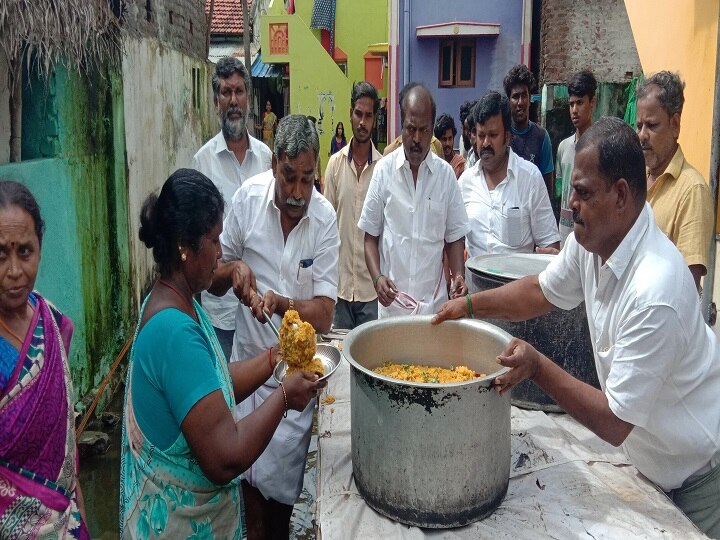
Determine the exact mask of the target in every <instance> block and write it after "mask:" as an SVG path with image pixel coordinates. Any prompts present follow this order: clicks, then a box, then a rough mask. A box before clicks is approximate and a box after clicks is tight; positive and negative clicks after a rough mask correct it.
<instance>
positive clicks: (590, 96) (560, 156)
mask: <svg viewBox="0 0 720 540" xmlns="http://www.w3.org/2000/svg"><path fill="white" fill-rule="evenodd" d="M596 88H597V82H596V81H595V76H594V75H593V73H592V71H590V70H584V71H581V72H580V73H576V74H575V76H573V78H572V80H571V81H570V83H569V84H568V95H569V100H568V105H569V108H570V121H571V122H572V124H573V126H575V133H573V134H572V135H570V136H569V137H568V138H567V139H563V140H562V141H560V145H559V146H558V151H557V164H556V169H555V171H556V176H555V178H556V182H557V181H558V180H559V181H560V184H561V187H560V222H559V229H560V245H561V246H562V245H564V244H565V239H566V238H567V236H568V234H570V233H571V232H572V230H573V220H572V210H570V191H571V190H572V187H571V185H570V178H571V177H572V169H573V163H574V161H575V145H576V144H577V141H578V139H579V138H580V136H581V135H582V134H583V133H585V131H586V130H587V128H589V127H590V126H591V125H592V115H593V110H594V109H595V90H596Z"/></svg>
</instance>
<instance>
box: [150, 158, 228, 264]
mask: <svg viewBox="0 0 720 540" xmlns="http://www.w3.org/2000/svg"><path fill="white" fill-rule="evenodd" d="M223 207H224V202H223V197H222V194H221V193H220V191H219V190H218V188H217V187H216V186H215V184H213V183H212V181H211V180H210V179H209V178H208V177H207V176H205V175H204V174H202V173H201V172H198V171H196V170H194V169H178V170H177V171H175V172H174V173H172V174H171V175H170V177H169V178H168V179H167V180H166V181H165V183H164V184H163V186H162V188H161V190H160V195H157V194H155V193H152V194H150V195H149V196H148V198H147V199H145V202H144V203H143V206H142V210H141V211H140V231H139V234H138V236H139V237H140V240H141V241H142V242H143V243H144V244H145V245H146V246H147V247H148V249H152V251H153V259H155V262H156V263H157V266H158V270H159V272H160V275H162V276H167V275H169V274H170V273H172V271H173V270H174V269H175V268H176V267H177V266H178V265H179V264H180V250H179V249H178V248H179V246H181V245H183V246H188V247H189V248H190V249H192V250H193V251H194V252H195V253H197V252H198V251H199V250H200V241H201V239H202V237H203V235H206V234H207V233H209V232H210V231H211V230H212V229H213V227H215V226H216V225H217V224H218V222H219V221H220V220H222V217H223Z"/></svg>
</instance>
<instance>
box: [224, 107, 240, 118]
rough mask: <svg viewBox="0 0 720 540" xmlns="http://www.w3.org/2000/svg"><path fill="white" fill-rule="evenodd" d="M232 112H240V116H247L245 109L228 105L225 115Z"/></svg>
mask: <svg viewBox="0 0 720 540" xmlns="http://www.w3.org/2000/svg"><path fill="white" fill-rule="evenodd" d="M231 114H239V115H240V116H243V117H244V116H245V111H243V110H242V109H241V108H240V107H228V109H227V110H226V111H225V116H226V117H227V116H230V115H231Z"/></svg>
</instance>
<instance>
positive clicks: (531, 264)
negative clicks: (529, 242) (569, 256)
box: [465, 253, 555, 280]
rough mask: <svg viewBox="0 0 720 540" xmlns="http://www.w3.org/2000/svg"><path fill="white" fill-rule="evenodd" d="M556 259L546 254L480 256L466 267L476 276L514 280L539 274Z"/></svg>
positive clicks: (470, 260)
mask: <svg viewBox="0 0 720 540" xmlns="http://www.w3.org/2000/svg"><path fill="white" fill-rule="evenodd" d="M554 257H555V255H548V254H544V253H542V254H541V253H498V254H494V255H478V256H477V257H472V258H470V259H468V260H467V262H466V263H465V266H466V267H467V269H468V270H470V271H471V272H473V273H474V274H484V275H487V276H494V277H498V278H502V279H509V280H512V279H520V278H523V277H525V276H532V275H535V274H539V273H540V272H542V271H543V270H545V268H546V267H547V265H548V264H550V261H552V260H553V258H554Z"/></svg>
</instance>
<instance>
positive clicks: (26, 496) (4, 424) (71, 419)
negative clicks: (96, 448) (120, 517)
mask: <svg viewBox="0 0 720 540" xmlns="http://www.w3.org/2000/svg"><path fill="white" fill-rule="evenodd" d="M34 294H35V296H36V297H37V306H36V308H35V314H34V315H33V319H32V321H31V323H30V328H29V329H28V332H27V335H26V336H25V341H24V342H23V344H22V348H21V349H20V354H19V357H18V361H17V365H16V367H15V370H14V372H13V373H12V375H11V376H10V379H9V381H8V384H7V386H6V389H5V392H3V393H2V395H1V396H0V538H2V539H6V538H7V539H14V538H18V539H20V538H22V539H26V538H31V539H42V538H80V539H86V538H88V539H89V538H90V536H89V534H88V531H87V528H86V526H85V524H84V523H83V521H82V518H81V516H80V511H79V509H78V504H77V497H76V493H77V492H76V490H77V473H78V468H77V455H76V447H75V415H74V412H73V407H72V403H71V399H72V396H73V392H72V382H71V379H70V366H69V364H68V359H67V352H68V350H69V345H70V338H71V336H72V322H70V319H68V318H67V317H65V316H64V315H62V314H61V313H60V312H59V311H57V310H56V309H55V308H54V307H52V306H51V305H49V304H48V303H47V302H46V301H45V300H44V299H43V298H42V297H41V296H40V295H38V294H37V293H34Z"/></svg>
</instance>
